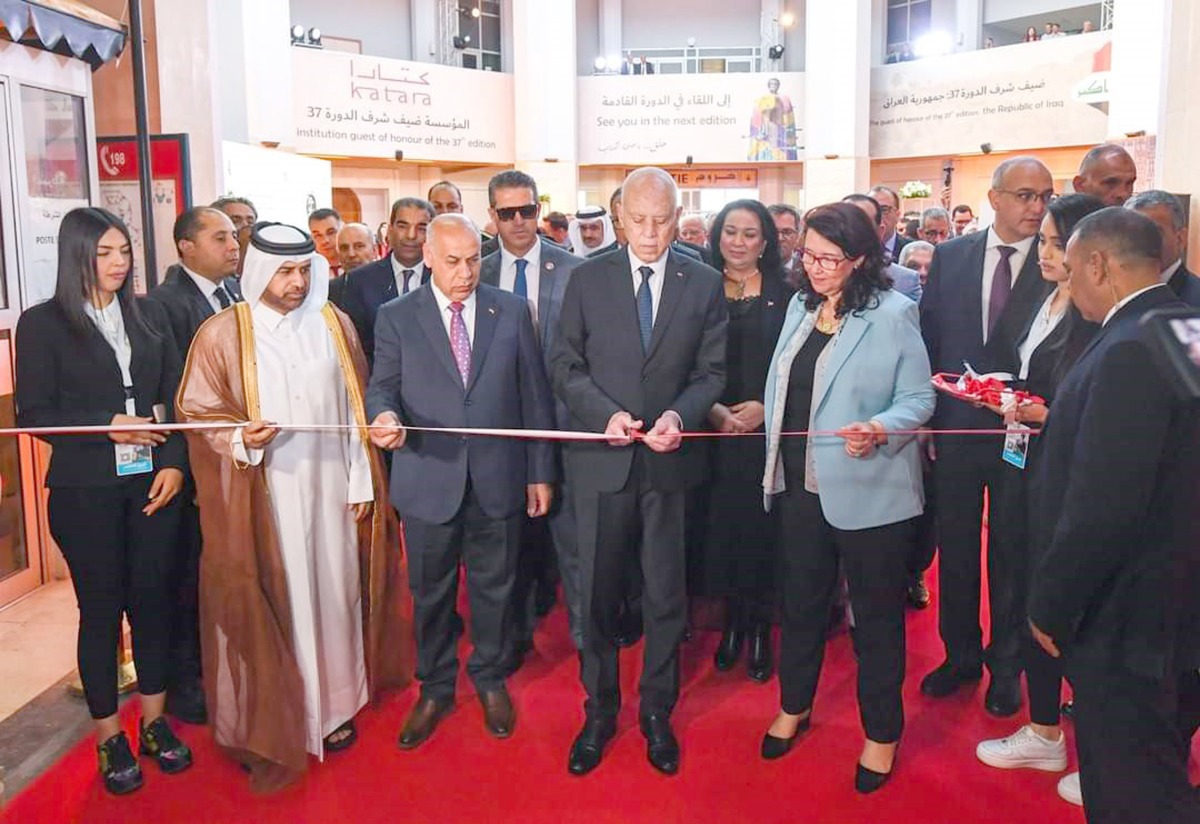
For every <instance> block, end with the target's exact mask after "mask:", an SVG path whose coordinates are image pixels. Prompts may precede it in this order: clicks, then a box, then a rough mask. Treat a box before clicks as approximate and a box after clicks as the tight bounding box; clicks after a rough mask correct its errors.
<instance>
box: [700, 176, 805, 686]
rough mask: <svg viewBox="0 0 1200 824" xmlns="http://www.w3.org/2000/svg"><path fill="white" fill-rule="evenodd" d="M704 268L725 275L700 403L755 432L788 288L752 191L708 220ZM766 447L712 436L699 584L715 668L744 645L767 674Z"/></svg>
mask: <svg viewBox="0 0 1200 824" xmlns="http://www.w3.org/2000/svg"><path fill="white" fill-rule="evenodd" d="M709 237H710V240H709V245H710V252H711V255H712V262H713V267H714V268H716V269H717V270H719V271H721V272H722V273H723V274H724V276H725V302H726V305H727V306H728V308H729V337H728V341H727V343H726V349H725V351H726V357H725V363H726V377H725V392H724V394H723V395H722V396H721V400H720V402H719V403H716V404H713V407H712V409H711V410H710V411H709V415H708V417H709V423H710V424H711V425H712V427H713V429H714V430H716V431H717V432H730V433H735V432H761V431H762V427H763V388H764V386H765V382H766V376H767V363H768V362H769V361H770V360H771V352H772V350H773V349H774V348H775V341H776V339H777V338H778V337H779V330H780V329H782V328H783V318H784V315H785V313H786V312H787V304H788V301H789V300H790V299H791V297H792V294H793V292H794V290H793V289H792V288H791V287H790V286H788V285H787V284H786V283H785V282H784V272H783V265H782V263H781V262H780V258H779V236H778V233H777V232H776V230H775V221H774V220H772V218H771V215H770V213H769V212H767V209H766V207H765V206H763V204H761V203H759V202H758V201H757V200H735V201H733V202H732V203H729V204H728V205H726V206H725V208H724V209H722V210H721V211H720V213H719V214H718V215H717V217H716V219H715V220H714V221H713V226H712V232H711V234H710V236H709ZM765 458H766V451H765V448H764V445H763V441H762V439H760V438H719V439H717V440H716V441H715V443H714V444H713V446H712V483H711V485H710V486H709V488H708V498H707V506H706V507H705V510H706V511H705V513H704V516H703V517H704V520H705V523H706V525H707V528H706V529H705V533H704V536H705V537H704V555H703V563H702V569H703V570H704V578H705V581H704V584H703V586H704V591H705V594H708V595H717V596H720V597H721V598H723V599H724V600H725V631H724V634H723V635H722V636H721V643H720V645H719V646H718V647H717V652H716V655H715V656H714V664H715V665H716V668H717V669H719V670H730V669H732V668H733V667H734V665H735V664H737V661H738V658H739V657H740V656H741V651H742V648H743V647H744V646H748V647H749V652H748V653H747V661H746V671H747V674H748V675H749V676H750V678H751V679H752V680H754V681H758V682H760V683H762V682H764V681H766V680H767V679H769V678H770V677H771V673H772V672H773V670H774V665H775V663H774V657H773V655H772V654H771V643H770V638H771V635H770V632H771V615H772V612H773V609H774V604H775V592H776V586H775V584H776V580H777V571H778V558H779V535H778V524H777V519H776V518H775V517H774V516H773V515H772V514H771V513H767V512H764V511H763V509H762V506H761V502H762V499H761V493H760V490H759V483H758V482H759V480H760V479H761V477H762V474H761V473H762V465H763V460H764V459H765Z"/></svg>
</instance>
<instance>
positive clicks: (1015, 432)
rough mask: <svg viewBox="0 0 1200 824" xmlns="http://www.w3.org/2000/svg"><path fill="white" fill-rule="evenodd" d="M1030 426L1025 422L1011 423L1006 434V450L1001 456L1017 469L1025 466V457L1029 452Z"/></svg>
mask: <svg viewBox="0 0 1200 824" xmlns="http://www.w3.org/2000/svg"><path fill="white" fill-rule="evenodd" d="M1029 431H1030V430H1029V427H1028V426H1026V425H1025V424H1023V423H1010V424H1009V425H1008V432H1006V433H1005V435H1004V451H1003V452H1002V453H1001V455H1000V457H1002V458H1003V459H1004V462H1005V463H1007V464H1011V465H1012V466H1015V467H1016V468H1017V469H1024V468H1025V458H1026V456H1027V455H1028V454H1029Z"/></svg>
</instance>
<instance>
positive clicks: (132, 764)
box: [16, 208, 192, 793]
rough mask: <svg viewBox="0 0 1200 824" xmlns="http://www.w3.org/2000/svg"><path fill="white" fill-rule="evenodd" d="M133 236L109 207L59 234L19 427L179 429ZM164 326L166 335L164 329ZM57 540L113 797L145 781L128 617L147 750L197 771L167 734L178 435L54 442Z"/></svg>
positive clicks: (31, 328)
mask: <svg viewBox="0 0 1200 824" xmlns="http://www.w3.org/2000/svg"><path fill="white" fill-rule="evenodd" d="M131 263H132V252H131V244H130V239H129V230H128V229H126V228H125V225H124V224H123V223H122V222H121V220H120V219H119V218H118V217H116V216H115V215H113V214H111V213H109V212H106V211H104V210H103V209H93V208H82V209H73V210H71V211H70V212H68V213H67V214H66V216H65V217H64V218H63V221H62V225H61V227H60V228H59V234H58V282H57V287H56V289H55V293H54V297H53V298H51V299H50V300H48V301H46V302H45V303H41V304H38V305H37V306H34V307H32V308H30V309H29V310H28V311H26V312H25V313H24V314H23V315H21V319H20V321H19V322H18V323H17V339H16V361H17V369H16V401H17V422H18V424H19V425H20V426H23V427H40V426H56V427H57V426H106V425H109V424H112V425H137V424H146V423H150V422H152V421H153V420H154V419H155V417H158V418H159V419H161V420H164V421H166V420H170V419H171V413H172V410H173V408H174V396H175V390H176V388H177V387H178V384H179V376H180V371H181V367H180V363H179V355H178V353H177V352H176V350H175V345H174V343H173V342H172V341H171V338H170V336H169V335H168V334H165V333H160V332H158V331H156V329H155V328H154V326H153V325H152V324H150V323H148V322H147V321H146V319H144V318H143V315H142V313H141V311H139V305H138V303H137V302H136V301H135V298H134V294H133V279H132V278H131V277H130V270H131ZM158 328H162V329H166V328H167V327H166V326H165V324H164V325H161V326H159V327H158ZM44 440H46V441H47V442H48V443H49V444H50V445H51V446H52V447H53V452H52V454H51V456H50V469H49V471H48V473H47V476H46V485H47V486H48V487H49V489H50V502H49V519H50V533H51V534H52V535H53V536H54V540H55V541H57V542H58V545H59V547H60V548H61V549H62V552H63V555H64V557H65V558H66V560H67V566H68V567H69V568H70V570H71V580H72V583H73V584H74V586H75V595H76V599H77V600H78V602H79V648H78V656H79V675H80V677H81V679H82V681H83V689H84V694H85V696H86V698H87V703H88V709H89V711H90V712H91V714H92V718H93V719H94V720H95V722H96V733H97V738H98V740H99V742H100V743H99V746H98V748H97V750H98V756H99V762H100V772H101V775H102V776H103V778H104V784H105V787H106V788H107V789H108V790H109V791H110V792H113V793H126V792H131V791H133V790H135V789H137V788H138V787H140V786H141V784H142V773H141V768H140V767H139V766H138V762H137V761H136V760H135V759H134V757H133V753H132V752H131V751H130V747H129V742H128V740H127V739H126V738H125V733H124V732H122V731H121V726H120V720H119V719H118V717H117V665H116V653H117V643H118V637H119V633H120V628H121V617H122V614H124V615H128V617H129V623H130V625H131V626H132V628H133V653H134V661H135V663H136V665H137V671H138V683H139V687H140V691H141V693H142V701H141V703H142V718H141V724H140V730H141V734H140V736H139V751H140V754H141V755H148V756H151V757H153V758H154V759H155V760H157V762H158V765H159V767H161V768H162V770H163V771H164V772H168V773H173V772H179V771H180V770H183V769H186V768H187V767H188V766H190V765H191V759H192V756H191V752H190V750H189V749H188V748H187V746H186V745H185V744H183V743H182V742H181V741H180V740H179V739H178V738H177V737H176V736H175V734H174V733H173V732H172V731H171V729H170V727H168V726H167V722H166V719H165V718H164V717H163V704H164V700H165V689H166V674H167V659H168V647H169V634H170V626H171V618H172V616H171V603H172V602H171V597H170V591H169V588H168V580H169V575H170V569H169V566H170V559H171V558H172V557H173V552H172V547H171V544H172V542H174V541H175V540H177V538H178V533H179V529H178V525H179V502H178V500H176V496H177V495H178V494H179V491H180V489H182V487H183V473H184V469H185V467H186V454H187V453H186V446H185V444H184V441H183V436H182V435H181V434H179V433H175V434H172V435H170V436H166V435H164V434H162V433H159V432H142V431H130V432H111V433H109V434H107V435H97V434H86V435H59V436H52V437H46V438H45V439H44Z"/></svg>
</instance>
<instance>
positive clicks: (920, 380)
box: [873, 303, 937, 455]
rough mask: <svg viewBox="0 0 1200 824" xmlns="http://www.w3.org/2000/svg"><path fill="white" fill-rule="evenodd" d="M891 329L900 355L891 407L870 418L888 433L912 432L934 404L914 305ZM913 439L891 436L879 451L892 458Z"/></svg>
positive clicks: (927, 360) (895, 318) (927, 356)
mask: <svg viewBox="0 0 1200 824" xmlns="http://www.w3.org/2000/svg"><path fill="white" fill-rule="evenodd" d="M891 326H892V328H891V332H892V345H893V347H894V350H893V351H895V352H898V353H899V357H898V358H897V363H896V381H895V384H894V389H893V391H892V405H891V406H890V407H889V408H887V409H885V410H884V411H883V412H880V413H879V414H877V415H874V416H873V418H874V419H875V420H877V421H879V422H880V423H881V424H883V427H884V429H887V430H889V431H895V430H913V429H917V428H918V427H920V426H924V425H925V424H926V423H927V422H928V421H929V419H930V418H931V417H932V416H933V410H934V406H935V405H936V403H937V398H936V397H935V396H934V391H933V386H932V385H931V384H930V382H929V379H930V373H929V355H928V353H927V352H926V351H925V345H924V342H923V341H922V339H921V328H920V320H919V317H918V310H917V304H915V303H908V304H906V305H905V306H903V307H902V309H901V312H900V314H899V316H894V317H893V320H892V325H891ZM913 437H915V436H913V435H892V436H891V437H889V438H888V440H887V443H886V444H884V445H883V446H882V447H881V448H882V449H883V451H885V452H886V453H888V454H890V455H894V454H896V453H897V452H898V451H899V450H900V449H901V447H903V446H904V445H905V444H906V443H908V442H909V441H910V440H912V439H913Z"/></svg>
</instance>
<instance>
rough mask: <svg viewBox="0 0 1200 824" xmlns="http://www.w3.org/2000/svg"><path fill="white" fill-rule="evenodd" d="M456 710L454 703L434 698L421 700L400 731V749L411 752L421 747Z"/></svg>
mask: <svg viewBox="0 0 1200 824" xmlns="http://www.w3.org/2000/svg"><path fill="white" fill-rule="evenodd" d="M452 709H454V702H453V701H435V700H434V699H432V698H421V699H420V700H419V701H417V705H416V706H415V707H413V708H412V712H410V713H409V714H408V719H407V720H405V722H404V729H403V730H401V731H400V741H399V742H398V743H399V745H400V749H402V750H411V749H415V748H416V747H419V746H421V745H422V744H424V743H425V741H426V740H427V739H428V738H429V736H431V735H433V731H434V730H436V729H437V725H438V722H439V721H441V720H442V719H443V718H445V717H446V716H447V715H448V714H449V713H450V710H452Z"/></svg>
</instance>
